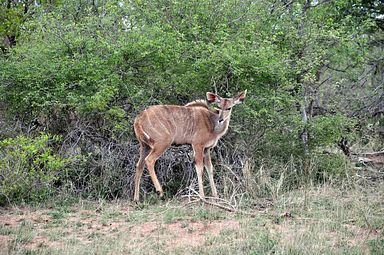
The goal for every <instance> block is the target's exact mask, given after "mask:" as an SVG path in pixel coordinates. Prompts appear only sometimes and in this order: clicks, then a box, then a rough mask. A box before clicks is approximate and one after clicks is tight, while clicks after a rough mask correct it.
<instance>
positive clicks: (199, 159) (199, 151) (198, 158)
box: [193, 146, 205, 198]
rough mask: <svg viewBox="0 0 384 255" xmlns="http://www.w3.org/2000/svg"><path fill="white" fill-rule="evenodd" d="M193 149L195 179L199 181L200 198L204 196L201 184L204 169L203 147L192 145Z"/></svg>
mask: <svg viewBox="0 0 384 255" xmlns="http://www.w3.org/2000/svg"><path fill="white" fill-rule="evenodd" d="M193 151H194V153H195V168H196V172H197V181H198V183H199V194H200V196H201V197H202V198H205V196H204V186H203V170H204V163H203V157H204V153H203V148H202V147H197V146H193Z"/></svg>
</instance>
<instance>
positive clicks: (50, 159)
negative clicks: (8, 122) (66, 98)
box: [0, 133, 68, 204]
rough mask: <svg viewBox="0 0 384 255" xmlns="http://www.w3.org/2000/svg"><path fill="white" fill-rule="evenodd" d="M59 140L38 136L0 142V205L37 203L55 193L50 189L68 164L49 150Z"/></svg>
mask: <svg viewBox="0 0 384 255" xmlns="http://www.w3.org/2000/svg"><path fill="white" fill-rule="evenodd" d="M59 140H60V138H59V137H58V136H51V135H48V134H43V133H41V134H40V135H39V136H37V137H34V138H31V137H26V136H18V137H15V138H8V139H4V140H2V141H0V204H4V203H6V202H13V201H27V202H28V201H41V200H43V199H44V198H46V197H47V196H49V195H51V194H52V193H53V192H54V191H55V189H54V187H53V185H54V183H55V181H56V180H58V178H59V177H60V175H61V174H62V171H63V169H64V167H65V165H66V163H67V162H68V159H63V158H61V157H60V156H59V155H58V154H57V153H55V152H54V151H53V149H52V144H53V143H55V142H58V141H59Z"/></svg>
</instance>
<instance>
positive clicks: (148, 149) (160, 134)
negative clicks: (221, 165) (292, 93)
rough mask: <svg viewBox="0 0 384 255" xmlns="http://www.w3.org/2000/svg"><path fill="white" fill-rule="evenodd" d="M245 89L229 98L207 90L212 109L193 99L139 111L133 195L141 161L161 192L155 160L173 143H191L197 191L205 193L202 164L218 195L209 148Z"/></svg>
mask: <svg viewBox="0 0 384 255" xmlns="http://www.w3.org/2000/svg"><path fill="white" fill-rule="evenodd" d="M246 93H247V91H246V90H245V91H243V92H241V93H240V94H239V95H237V96H235V97H232V98H221V97H219V96H218V95H216V94H214V93H211V92H208V93H207V100H208V102H209V103H215V104H216V105H217V106H218V108H216V109H215V110H211V109H210V108H209V107H208V104H207V103H206V102H205V101H204V100H196V101H193V102H190V103H188V104H186V105H184V106H177V105H154V106H150V107H148V108H147V109H146V110H144V111H143V112H142V113H140V114H139V115H138V116H137V117H136V119H135V122H134V129H135V134H136V137H137V139H138V140H139V143H140V159H139V161H138V162H137V164H136V175H135V196H134V201H139V193H140V192H139V187H140V178H141V175H142V173H143V169H144V163H145V164H146V165H147V169H148V172H149V174H150V176H151V179H152V182H153V184H154V185H155V188H156V191H157V192H159V193H160V196H161V197H162V196H163V189H162V188H161V185H160V183H159V180H158V179H157V176H156V173H155V169H154V166H155V162H156V160H157V159H158V158H159V157H160V156H161V154H163V152H164V151H165V150H167V149H168V148H169V147H170V146H171V145H172V144H191V145H192V148H193V151H194V155H195V167H196V172H197V178H198V183H199V194H200V196H201V197H204V189H203V167H204V166H205V167H206V169H207V172H208V176H209V183H210V185H211V191H212V195H213V196H215V197H217V190H216V186H215V182H214V180H213V166H212V162H211V155H210V150H211V148H212V147H214V146H215V145H216V144H217V141H218V140H219V139H220V138H221V137H222V136H223V135H224V134H225V133H226V132H227V129H228V124H229V120H230V118H231V112H232V107H233V106H234V105H236V104H239V103H241V102H243V100H244V98H245V96H246Z"/></svg>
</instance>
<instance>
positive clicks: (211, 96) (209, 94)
mask: <svg viewBox="0 0 384 255" xmlns="http://www.w3.org/2000/svg"><path fill="white" fill-rule="evenodd" d="M207 100H208V102H209V103H219V102H220V100H221V98H220V97H219V96H218V95H216V94H214V93H212V92H207Z"/></svg>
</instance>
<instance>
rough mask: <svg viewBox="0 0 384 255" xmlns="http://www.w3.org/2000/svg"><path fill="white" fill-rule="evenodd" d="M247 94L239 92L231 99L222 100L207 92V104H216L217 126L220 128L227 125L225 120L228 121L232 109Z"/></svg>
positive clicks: (245, 91)
mask: <svg viewBox="0 0 384 255" xmlns="http://www.w3.org/2000/svg"><path fill="white" fill-rule="evenodd" d="M246 94H247V90H244V91H243V92H240V93H239V94H238V95H237V96H235V97H231V98H222V97H220V96H218V95H216V94H214V93H212V92H207V100H208V102H209V103H213V104H216V105H217V107H218V108H216V111H217V114H218V119H217V121H218V125H219V126H222V125H224V124H225V123H227V120H229V119H230V117H231V113H232V107H233V106H234V105H237V104H241V103H242V102H243V101H244V99H245V96H246Z"/></svg>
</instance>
